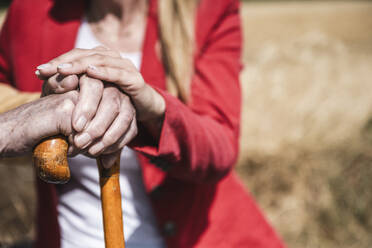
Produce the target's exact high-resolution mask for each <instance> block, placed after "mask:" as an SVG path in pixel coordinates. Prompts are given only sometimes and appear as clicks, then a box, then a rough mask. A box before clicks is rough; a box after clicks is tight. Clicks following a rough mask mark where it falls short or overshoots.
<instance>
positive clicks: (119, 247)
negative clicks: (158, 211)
mask: <svg viewBox="0 0 372 248" xmlns="http://www.w3.org/2000/svg"><path fill="white" fill-rule="evenodd" d="M97 164H98V169H99V175H100V179H99V181H100V186H101V202H102V215H103V228H104V233H105V244H106V248H125V244H124V232H123V214H122V208H121V193H120V184H119V175H120V156H118V158H117V160H116V162H115V164H114V165H113V166H112V167H111V168H110V169H105V168H104V167H103V165H102V163H101V160H100V159H99V158H98V159H97Z"/></svg>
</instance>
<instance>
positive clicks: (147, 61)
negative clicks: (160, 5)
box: [0, 0, 283, 248]
mask: <svg viewBox="0 0 372 248" xmlns="http://www.w3.org/2000/svg"><path fill="white" fill-rule="evenodd" d="M84 6H85V3H84V1H82V0H14V1H13V3H12V5H11V7H10V9H9V11H8V16H7V19H6V22H5V24H4V27H3V29H2V32H1V35H0V82H4V83H8V84H11V85H13V86H14V87H16V88H18V89H20V90H22V91H40V89H41V84H42V82H41V81H40V80H38V79H37V78H36V77H35V76H34V71H35V68H36V66H37V65H39V64H42V63H45V62H47V61H48V60H50V59H52V58H54V57H56V56H58V55H60V54H62V53H64V52H67V51H69V50H71V49H72V48H73V47H74V42H75V39H76V34H77V30H78V27H79V25H80V20H81V18H82V15H83V12H84ZM156 6H157V3H156V1H155V0H151V1H150V8H149V13H148V21H147V29H146V35H145V42H144V46H143V58H142V67H141V73H142V75H143V77H144V79H145V81H146V82H147V83H149V84H150V85H152V86H153V87H155V88H156V89H157V90H158V91H159V92H160V93H161V94H162V95H163V96H164V99H165V101H166V113H165V120H164V124H163V127H162V132H161V137H160V139H159V140H152V139H150V138H149V137H150V136H149V135H146V130H144V129H143V128H141V127H139V130H140V131H139V135H138V137H136V139H135V140H134V141H133V142H132V143H131V147H132V148H133V149H135V150H136V151H137V152H138V154H139V158H140V161H141V166H142V173H143V181H144V184H145V187H146V190H147V192H148V194H149V196H150V199H151V203H152V206H153V208H154V211H155V214H156V216H157V220H158V223H159V229H160V230H161V232H162V234H163V235H164V238H165V240H166V242H167V244H168V247H177V248H190V247H199V248H208V247H213V248H229V247H255V248H257V247H262V248H269V247H283V244H282V243H281V241H280V239H279V238H278V237H277V235H276V234H275V232H274V231H273V229H272V228H271V227H270V226H269V225H268V223H267V222H266V220H265V219H264V217H263V215H262V214H261V212H260V210H259V209H258V208H257V206H256V204H255V203H254V200H253V199H252V197H250V196H249V194H248V193H247V192H245V190H244V188H243V186H242V184H241V183H240V182H239V181H238V179H237V177H236V176H235V175H234V173H233V172H232V168H233V165H234V163H235V162H236V158H237V153H238V140H239V122H240V102H241V98H240V87H239V71H240V69H241V64H240V53H241V38H242V37H241V27H240V20H239V2H238V1H237V0H202V1H200V4H199V8H198V11H197V21H196V50H195V57H194V62H195V74H194V76H193V79H192V85H191V87H192V89H191V102H190V104H189V105H188V106H186V105H185V104H183V103H182V102H181V101H179V100H178V99H177V98H175V97H173V96H171V95H169V94H167V93H166V91H165V76H164V70H163V66H162V63H161V61H160V59H159V57H158V56H157V52H156V49H155V47H156V42H157V39H158V23H157V8H156ZM37 187H38V210H37V217H38V222H37V230H38V232H37V245H36V246H37V247H40V248H58V247H59V246H60V244H59V240H60V234H59V226H58V221H57V212H56V204H57V201H58V199H57V198H58V197H57V195H56V191H55V187H54V186H52V185H49V184H45V183H43V182H41V181H37ZM97 218H99V217H98V216H97Z"/></svg>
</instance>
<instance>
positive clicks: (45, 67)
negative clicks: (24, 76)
mask: <svg viewBox="0 0 372 248" xmlns="http://www.w3.org/2000/svg"><path fill="white" fill-rule="evenodd" d="M49 67H51V64H49V63H48V64H42V65H39V66H38V67H36V68H37V69H38V70H43V69H48V68H49Z"/></svg>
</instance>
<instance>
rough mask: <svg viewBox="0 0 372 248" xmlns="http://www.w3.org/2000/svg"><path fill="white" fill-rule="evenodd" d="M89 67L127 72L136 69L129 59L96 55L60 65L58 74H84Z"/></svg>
mask: <svg viewBox="0 0 372 248" xmlns="http://www.w3.org/2000/svg"><path fill="white" fill-rule="evenodd" d="M89 65H93V66H109V67H117V68H125V69H127V70H128V69H129V68H132V69H135V67H134V65H133V64H132V62H130V61H129V60H128V59H124V58H121V57H113V56H110V55H107V54H102V53H95V54H91V55H88V56H85V57H81V58H79V59H76V60H73V61H71V62H70V63H67V64H62V65H59V66H58V72H59V73H61V74H63V75H70V74H82V73H85V72H86V71H87V69H88V66H89Z"/></svg>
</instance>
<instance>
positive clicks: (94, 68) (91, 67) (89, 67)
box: [88, 65, 98, 71]
mask: <svg viewBox="0 0 372 248" xmlns="http://www.w3.org/2000/svg"><path fill="white" fill-rule="evenodd" d="M88 69H91V70H93V71H98V68H97V67H95V66H94V65H88Z"/></svg>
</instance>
